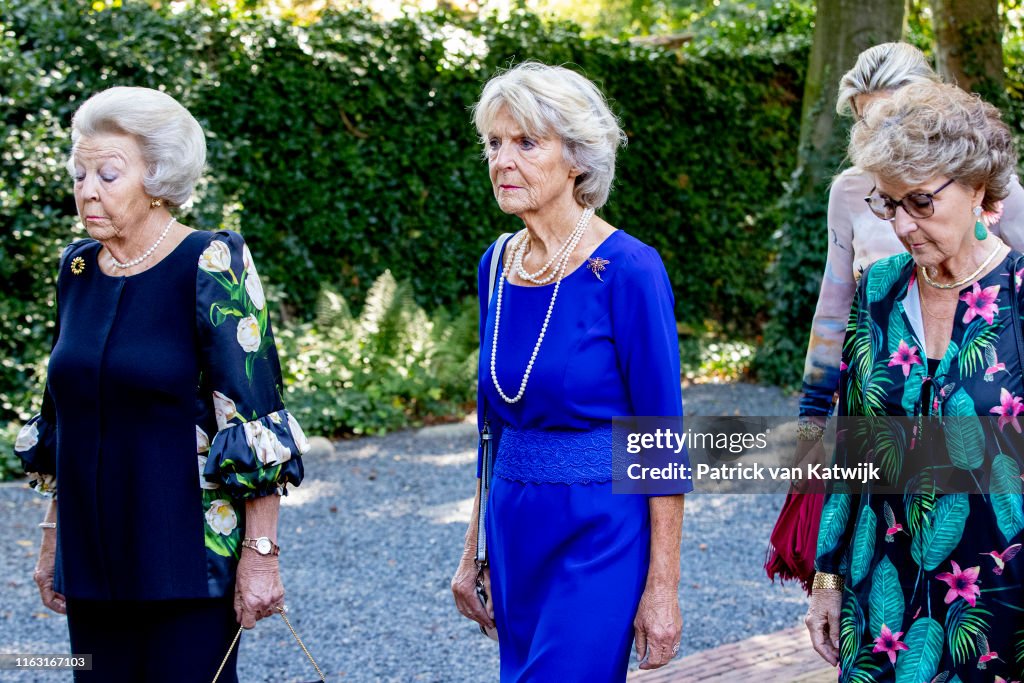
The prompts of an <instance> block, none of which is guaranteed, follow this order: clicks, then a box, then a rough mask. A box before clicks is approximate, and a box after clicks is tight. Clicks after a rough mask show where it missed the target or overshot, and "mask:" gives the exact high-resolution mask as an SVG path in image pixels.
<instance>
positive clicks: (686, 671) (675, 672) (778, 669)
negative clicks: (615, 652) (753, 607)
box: [628, 626, 837, 683]
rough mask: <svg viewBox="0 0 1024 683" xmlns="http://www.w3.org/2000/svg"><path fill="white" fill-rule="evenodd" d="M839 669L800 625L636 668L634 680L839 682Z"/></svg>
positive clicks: (658, 682)
mask: <svg viewBox="0 0 1024 683" xmlns="http://www.w3.org/2000/svg"><path fill="white" fill-rule="evenodd" d="M836 678H837V677H836V670H835V669H833V668H832V667H830V666H829V665H828V663H827V662H825V661H824V660H823V659H821V657H819V656H818V653H816V652H815V651H814V649H813V648H811V643H810V640H809V639H808V637H807V629H805V628H804V627H803V626H798V627H794V628H790V629H786V630H784V631H776V632H775V633H769V634H766V635H761V636H754V637H753V638H748V639H747V640H741V641H739V642H738V643H729V644H728V645H721V646H719V647H716V648H714V649H711V650H704V651H702V652H698V653H696V654H692V655H690V656H688V657H683V658H681V659H677V660H676V661H674V662H672V663H671V664H669V665H668V666H665V667H662V668H661V669H657V670H655V671H635V672H633V673H631V674H630V675H629V678H628V680H629V681H630V682H631V683H691V681H692V682H694V683H696V682H698V681H699V682H700V683H738V682H741V681H756V683H835V681H836Z"/></svg>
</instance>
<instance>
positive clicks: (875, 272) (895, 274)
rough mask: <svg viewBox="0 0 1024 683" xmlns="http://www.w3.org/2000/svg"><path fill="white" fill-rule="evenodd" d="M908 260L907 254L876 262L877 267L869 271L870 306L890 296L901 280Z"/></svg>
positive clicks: (868, 290) (868, 292) (868, 291)
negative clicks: (894, 286)
mask: <svg viewBox="0 0 1024 683" xmlns="http://www.w3.org/2000/svg"><path fill="white" fill-rule="evenodd" d="M908 258H909V256H908V255H907V254H899V255H897V256H892V257H889V258H884V259H882V260H880V261H876V262H875V265H874V266H872V268H871V270H870V271H868V285H867V294H868V303H869V304H873V303H877V302H879V301H881V300H882V299H885V298H886V297H887V296H888V294H889V291H890V290H891V289H892V286H893V285H894V284H896V280H898V279H899V277H900V271H902V270H903V266H904V265H906V262H907V259H908Z"/></svg>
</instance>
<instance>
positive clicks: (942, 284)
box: [921, 242, 1003, 289]
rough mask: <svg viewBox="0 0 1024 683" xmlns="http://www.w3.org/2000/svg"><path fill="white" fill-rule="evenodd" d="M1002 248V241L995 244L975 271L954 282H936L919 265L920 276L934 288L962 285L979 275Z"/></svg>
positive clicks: (949, 287) (953, 287) (951, 287)
mask: <svg viewBox="0 0 1024 683" xmlns="http://www.w3.org/2000/svg"><path fill="white" fill-rule="evenodd" d="M1002 248H1003V244H1002V242H1000V243H999V244H997V245H996V248H995V249H993V250H992V253H991V254H989V255H988V258H987V259H985V262H984V263H982V264H981V265H980V266H978V269H977V270H976V271H974V272H973V273H971V274H970V275H968V276H967V277H965V278H964V279H962V280H957V281H956V282H950V283H948V284H947V283H945V282H936V281H935V280H933V279H931V278H930V277H928V270H927V269H926V268H925V267H924V266H921V276H922V277H924V281H925V282H927V283H928V284H929V285H931V286H932V287H934V288H935V289H957V288H959V287H963V286H964V285H966V284H967V283H968V282H970V281H971V280H973V279H974V278H976V277H978V276H979V275H981V271H983V270H985V268H986V267H987V266H988V264H990V263H992V259H994V258H995V257H996V254H998V253H999V250H1000V249H1002Z"/></svg>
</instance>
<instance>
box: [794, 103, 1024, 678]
mask: <svg viewBox="0 0 1024 683" xmlns="http://www.w3.org/2000/svg"><path fill="white" fill-rule="evenodd" d="M849 153H850V157H851V159H852V160H853V162H854V164H856V165H857V167H858V168H860V169H862V171H863V172H864V173H866V174H867V175H868V176H869V177H870V178H871V181H872V183H873V185H874V189H873V190H872V191H871V193H870V194H869V195H868V196H867V197H866V198H865V203H866V206H867V207H868V208H869V210H870V211H871V212H872V213H873V214H874V215H875V216H876V226H877V229H878V230H879V231H891V232H892V233H893V234H894V235H895V237H896V238H897V239H898V240H899V242H900V244H901V245H902V246H903V248H904V251H903V253H900V254H898V255H896V256H890V257H888V258H884V259H881V260H879V261H878V262H877V263H875V264H873V265H872V266H870V267H869V268H868V269H867V270H866V271H865V273H864V275H863V277H862V278H861V279H860V283H859V285H858V288H857V292H856V296H855V298H854V304H853V309H852V311H851V313H850V319H849V332H848V333H847V335H846V340H845V343H844V345H843V357H842V362H841V368H842V371H841V375H840V380H839V415H840V418H841V419H842V418H854V417H856V418H859V419H858V420H851V419H846V420H842V421H841V422H840V424H839V427H838V430H839V431H838V440H837V450H836V459H837V462H840V463H842V464H844V465H846V466H852V465H856V464H860V463H865V462H871V463H875V464H877V465H879V467H880V469H881V470H882V471H883V472H884V476H882V478H881V479H880V480H879V481H877V482H869V483H867V484H865V485H864V486H861V487H858V486H856V485H850V484H848V483H846V482H830V484H829V486H828V488H827V489H826V497H825V506H824V511H823V512H822V517H821V519H822V521H821V527H820V530H819V538H818V553H817V559H816V570H817V571H816V574H815V577H814V586H813V593H812V596H811V604H810V608H809V611H808V614H807V618H806V623H807V626H808V629H809V630H810V633H811V640H812V642H813V645H814V647H815V649H816V650H817V651H818V652H819V653H820V654H821V655H822V657H824V658H825V659H826V660H828V661H829V662H830V663H832V664H839V665H840V667H841V676H842V679H841V680H843V681H857V682H879V681H894V680H895V681H935V680H942V681H952V680H959V681H961V682H962V683H970V682H972V681H974V682H977V683H981V682H982V681H984V682H985V683H991V682H992V681H993V680H995V681H1000V680H1002V681H1011V680H1020V679H1021V678H1022V675H1024V666H1022V661H1021V659H1020V657H1019V656H1017V654H1016V653H1020V652H1021V651H1022V648H1024V613H1022V610H1021V608H1020V605H1021V604H1024V584H1022V581H1024V556H1022V557H1020V558H1018V557H1017V554H1018V551H1019V550H1020V549H1021V543H1022V540H1024V538H1022V531H1024V512H1022V506H1021V505H1022V504H1021V499H1022V493H1024V489H1022V481H1021V473H1022V472H1024V457H1022V456H1024V443H1022V441H1021V439H1020V438H1019V435H1020V433H1021V430H1022V424H1021V421H1022V420H1024V376H1022V370H1024V366H1022V364H1024V358H1022V354H1021V351H1020V341H1019V339H1020V335H1021V334H1022V330H1021V317H1020V316H1021V313H1022V312H1024V306H1022V305H1021V303H1020V300H1021V296H1020V292H1019V290H1020V286H1021V272H1022V271H1024V257H1022V256H1021V254H1020V253H1019V252H1017V251H1014V250H1012V249H1011V248H1010V247H1009V246H1008V245H1007V244H1006V243H1005V242H1004V241H1003V240H1002V239H1000V237H999V236H997V235H995V234H993V233H992V232H991V231H990V230H989V229H988V227H987V226H986V225H985V223H984V222H983V221H982V216H983V214H984V213H985V212H986V211H991V210H993V209H994V208H995V207H996V206H997V204H998V202H1000V201H1002V200H1003V199H1005V198H1006V197H1007V194H1008V193H1009V191H1010V187H1011V186H1012V185H1013V184H1014V183H1015V179H1014V168H1015V164H1016V160H1017V156H1016V152H1015V151H1014V148H1013V141H1012V137H1011V135H1010V131H1009V129H1008V128H1007V126H1006V125H1005V124H1004V123H1003V122H1002V121H1001V120H1000V115H999V111H998V110H997V109H996V108H995V107H993V106H991V105H989V104H986V103H985V102H983V101H981V100H980V99H979V98H978V97H976V96H973V95H968V94H967V93H965V92H963V91H962V90H960V89H958V88H956V87H954V86H951V85H941V84H934V83H928V84H919V85H911V86H907V87H906V88H903V89H901V90H899V91H898V92H896V93H895V94H893V95H892V97H891V98H889V99H887V100H885V101H882V102H878V103H876V104H874V105H872V106H871V107H869V108H868V109H867V110H866V111H865V113H864V116H863V117H862V118H861V119H860V120H859V121H858V122H857V123H856V125H855V126H854V128H853V133H852V139H851V142H850V147H849ZM886 222H888V223H889V225H886ZM866 416H872V417H873V419H872V420H871V421H870V422H869V421H868V420H867V417H866ZM883 416H898V417H901V418H913V419H912V420H906V419H903V420H901V421H899V422H896V421H891V420H890V421H886V422H881V419H882V417H883ZM926 418H932V419H930V420H928V419H926ZM904 425H906V426H904ZM933 425H937V426H938V427H941V429H938V428H936V427H932V426H933ZM883 427H884V429H885V430H884V431H882V428H883ZM864 428H867V431H864Z"/></svg>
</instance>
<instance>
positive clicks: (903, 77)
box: [836, 43, 939, 116]
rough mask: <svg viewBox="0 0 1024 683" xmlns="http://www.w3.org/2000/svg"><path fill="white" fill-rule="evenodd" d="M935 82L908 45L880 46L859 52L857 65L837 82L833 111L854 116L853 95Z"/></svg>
mask: <svg viewBox="0 0 1024 683" xmlns="http://www.w3.org/2000/svg"><path fill="white" fill-rule="evenodd" d="M938 81H939V75H938V74H936V73H935V71H934V70H933V69H932V67H931V65H930V64H928V60H927V59H926V58H925V56H924V53H923V52H921V51H920V50H918V49H917V48H916V47H914V46H913V45H910V44H908V43H881V44H880V45H875V46H874V47H869V48H868V49H867V50H864V51H863V52H861V53H860V55H858V56H857V63H856V64H855V65H854V66H853V68H852V69H850V70H849V71H847V72H846V74H844V75H843V77H842V78H841V79H840V80H839V95H838V97H837V98H836V111H837V112H838V113H839V114H840V115H841V116H846V115H848V114H852V113H854V111H853V98H854V97H856V96H857V95H871V94H873V93H877V92H883V91H886V90H888V91H893V90H897V89H899V88H902V87H903V86H905V85H911V84H912V83H937V82H938ZM861 113H862V114H863V112H861Z"/></svg>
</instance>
